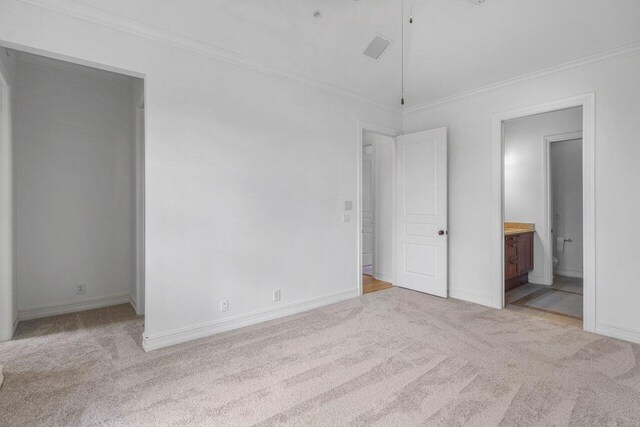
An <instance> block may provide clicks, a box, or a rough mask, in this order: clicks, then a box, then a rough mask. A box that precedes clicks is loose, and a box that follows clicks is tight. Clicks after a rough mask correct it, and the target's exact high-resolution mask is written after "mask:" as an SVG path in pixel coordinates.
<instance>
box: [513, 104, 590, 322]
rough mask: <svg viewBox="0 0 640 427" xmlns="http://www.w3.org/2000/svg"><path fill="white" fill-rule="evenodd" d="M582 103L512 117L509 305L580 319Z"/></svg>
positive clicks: (539, 313)
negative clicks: (530, 114)
mask: <svg viewBox="0 0 640 427" xmlns="http://www.w3.org/2000/svg"><path fill="white" fill-rule="evenodd" d="M582 125H583V108H582V107H573V108H567V109H562V110H557V111H551V112H547V113H543V114H536V115H533V116H527V117H522V118H517V119H513V120H508V121H505V122H504V123H503V138H504V236H505V237H504V239H505V243H504V244H505V247H504V255H505V256H504V271H505V289H504V290H505V296H504V298H505V300H504V301H505V306H506V307H507V308H509V309H512V310H518V311H521V312H525V313H529V314H532V315H537V316H542V317H546V318H550V319H555V320H558V321H560V322H562V323H566V324H571V325H575V326H579V327H582V323H583V311H584V305H583V295H584V292H583V255H584V254H583V241H584V239H583V225H584V224H583V215H584V213H583V139H582V131H583V129H582Z"/></svg>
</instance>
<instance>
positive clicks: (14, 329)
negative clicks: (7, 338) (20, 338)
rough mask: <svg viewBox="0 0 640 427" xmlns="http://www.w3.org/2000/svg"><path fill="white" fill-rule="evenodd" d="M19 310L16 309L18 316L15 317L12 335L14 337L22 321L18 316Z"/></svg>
mask: <svg viewBox="0 0 640 427" xmlns="http://www.w3.org/2000/svg"><path fill="white" fill-rule="evenodd" d="M18 314H19V313H18V311H17V310H16V316H15V317H14V318H13V334H12V335H11V336H12V337H14V336H15V335H16V331H17V330H18V323H20V318H19V316H18Z"/></svg>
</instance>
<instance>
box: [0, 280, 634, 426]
mask: <svg viewBox="0 0 640 427" xmlns="http://www.w3.org/2000/svg"><path fill="white" fill-rule="evenodd" d="M142 329H143V320H142V319H141V318H139V317H137V316H136V315H135V314H134V312H133V310H132V309H131V308H130V307H129V306H116V307H110V308H105V309H99V310H92V311H87V312H84V313H76V314H70V315H63V316H58V317H53V318H47V319H39V320H33V321H26V322H21V323H20V326H19V330H18V333H17V337H16V339H14V340H13V341H10V342H6V343H2V344H0V362H1V363H4V364H5V383H4V386H3V388H2V389H1V390H0V425H2V426H23V425H24V426H36V425H40V426H56V425H114V426H129V425H211V426H235V425H259V426H276V425H296V426H299V425H318V426H411V425H438V426H449V425H451V426H454V425H476V426H493V425H503V426H530V425H535V426H539V425H554V426H563V425H573V426H591V425H593V426H596V425H597V426H604V425H607V426H608V425H611V426H613V425H619V426H625V425H628V426H638V425H640V346H638V345H634V344H630V343H627V342H623V341H618V340H615V339H609V338H604V337H601V336H598V335H593V334H589V333H586V332H583V331H581V330H579V329H577V328H574V327H570V326H564V325H560V324H556V323H553V322H551V321H549V320H546V319H542V318H537V317H531V316H526V315H522V314H519V313H517V312H513V311H509V310H501V311H498V310H492V309H489V308H485V307H481V306H478V305H474V304H470V303H465V302H461V301H456V300H451V299H449V300H445V299H439V298H436V297H431V296H428V295H423V294H419V293H415V292H411V291H408V290H404V289H401V288H392V289H388V290H384V291H380V292H375V293H371V294H368V295H364V296H362V297H360V298H358V299H353V300H349V301H345V302H341V303H338V304H333V305H330V306H327V307H324V308H320V309H316V310H313V311H309V312H306V313H301V314H297V315H293V316H289V317H286V318H282V319H278V320H274V321H270V322H265V323H261V324H258V325H254V326H251V327H247V328H242V329H238V330H235V331H231V332H227V333H223V334H219V335H216V336H213V337H209V338H205V339H201V340H197V341H192V342H189V343H185V344H182V345H177V346H173V347H170V348H166V349H162V350H157V351H153V352H149V353H144V352H143V351H142V350H141V348H140V335H141V332H142Z"/></svg>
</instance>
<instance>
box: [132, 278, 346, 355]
mask: <svg viewBox="0 0 640 427" xmlns="http://www.w3.org/2000/svg"><path fill="white" fill-rule="evenodd" d="M358 296H359V290H358V289H351V290H348V291H342V292H337V293H334V294H329V295H323V296H320V297H317V298H310V299H308V300H303V301H298V302H293V303H290V304H285V305H280V306H276V307H270V308H266V309H264V310H258V311H255V312H253V313H246V314H240V315H237V316H233V317H227V318H225V319H219V320H214V321H211V322H207V323H202V324H199V325H194V326H190V327H186V328H181V329H177V330H174V331H169V332H163V333H159V334H155V335H148V336H147V335H145V336H144V337H143V339H142V348H144V350H145V351H151V350H157V349H159V348H163V347H169V346H172V345H175V344H180V343H183V342H187V341H191V340H195V339H198V338H204V337H208V336H210V335H215V334H218V333H220V332H226V331H230V330H233V329H237V328H242V327H244V326H250V325H253V324H256V323H260V322H264V321H267V320H273V319H278V318H280V317H284V316H289V315H291V314H296V313H300V312H303V311H308V310H311V309H314V308H318V307H322V306H325V305H328V304H332V303H336V302H339V301H344V300H347V299H351V298H356V297H358Z"/></svg>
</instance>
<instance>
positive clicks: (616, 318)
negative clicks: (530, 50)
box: [405, 50, 640, 341]
mask: <svg viewBox="0 0 640 427" xmlns="http://www.w3.org/2000/svg"><path fill="white" fill-rule="evenodd" d="M634 52H635V53H628V54H627V55H623V56H618V57H613V58H609V59H606V60H603V61H598V62H593V63H590V64H587V65H584V66H581V67H579V68H574V69H563V70H562V71H560V72H557V73H553V74H548V75H545V76H542V77H537V78H531V79H527V80H523V81H521V82H518V83H513V84H510V85H507V86H503V87H500V88H497V89H495V90H492V91H489V92H483V93H479V94H477V95H474V96H470V97H466V98H461V99H458V100H455V101H452V102H448V103H444V104H439V105H434V106H432V107H430V108H426V109H422V110H418V111H413V112H410V113H408V114H407V115H406V117H405V131H406V132H413V131H418V130H423V129H429V128H436V127H439V126H447V127H448V128H449V191H450V193H449V227H450V233H449V239H450V240H449V262H450V265H449V271H450V292H451V296H453V297H456V298H461V299H465V300H468V301H474V302H477V303H480V304H486V305H491V306H497V305H498V304H499V302H498V301H496V299H495V295H496V291H495V289H496V287H499V286H502V284H501V283H494V282H493V280H492V271H493V270H492V269H493V257H494V254H492V253H491V250H490V248H491V245H492V242H493V239H494V236H492V231H491V229H492V228H491V224H492V221H494V219H493V217H492V215H493V214H492V206H493V198H494V197H499V195H494V194H493V192H492V156H491V155H492V116H493V115H494V114H496V113H501V112H505V111H512V110H515V109H518V108H524V107H529V106H532V105H538V104H542V103H545V102H549V101H552V100H558V99H563V98H568V97H573V96H578V95H582V94H586V93H592V92H595V94H596V117H595V123H596V136H595V138H596V139H595V147H596V148H595V150H596V153H595V156H596V159H595V162H596V178H595V179H596V183H595V186H596V188H595V192H596V194H595V198H596V215H595V218H596V219H595V221H596V224H595V227H596V236H595V239H596V258H597V263H596V266H595V274H596V277H595V281H596V295H595V300H596V331H598V332H601V333H605V334H609V335H615V336H619V337H623V338H626V339H632V340H636V341H640V317H639V316H638V301H640V287H638V286H636V281H635V280H634V277H637V260H638V258H639V257H640V253H639V251H638V246H637V241H638V240H639V239H640V230H637V229H634V228H633V227H629V225H630V224H633V223H635V221H636V217H637V212H638V211H640V193H639V192H638V191H637V188H636V187H637V183H638V182H640V168H638V167H637V165H638V164H639V163H640V144H638V143H637V140H638V135H640V121H638V119H637V118H638V117H639V116H640V102H638V93H640V80H638V78H637V76H638V75H639V73H640V55H639V54H638V51H637V50H636V51H634Z"/></svg>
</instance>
